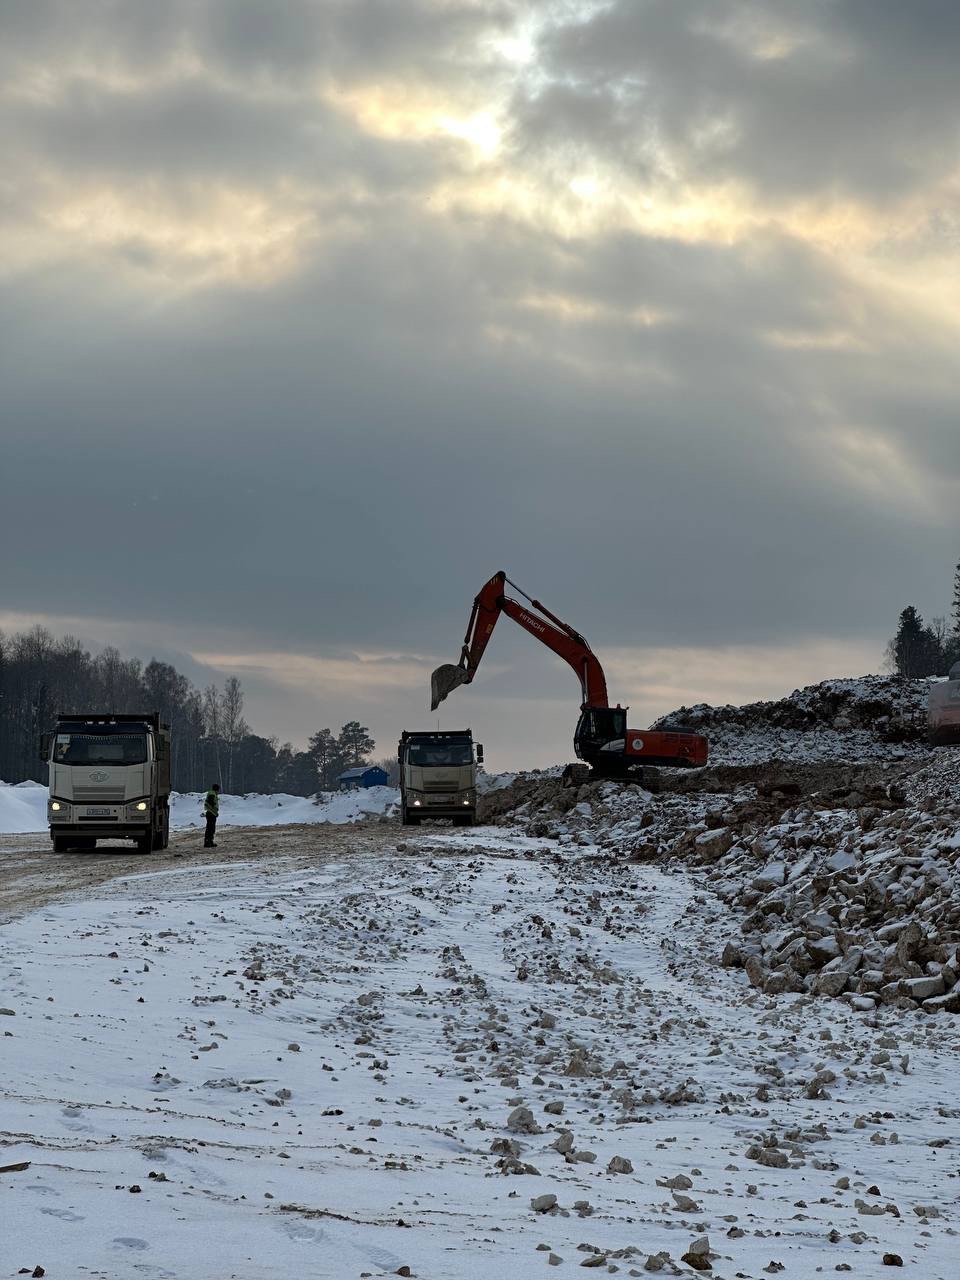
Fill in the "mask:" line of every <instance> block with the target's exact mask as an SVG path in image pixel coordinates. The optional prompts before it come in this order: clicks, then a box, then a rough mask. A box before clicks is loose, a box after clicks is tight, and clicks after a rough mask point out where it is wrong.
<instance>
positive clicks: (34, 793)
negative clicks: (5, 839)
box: [0, 782, 47, 835]
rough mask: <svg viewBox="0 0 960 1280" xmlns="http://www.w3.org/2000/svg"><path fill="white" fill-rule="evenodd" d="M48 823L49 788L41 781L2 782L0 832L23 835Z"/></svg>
mask: <svg viewBox="0 0 960 1280" xmlns="http://www.w3.org/2000/svg"><path fill="white" fill-rule="evenodd" d="M46 825H47V788H46V787H45V786H44V785H43V784H42V783H40V782H17V783H14V784H12V785H11V784H10V783H9V782H0V833H9V834H13V835H21V834H24V833H26V832H29V831H42V830H43V829H44V827H45V826H46Z"/></svg>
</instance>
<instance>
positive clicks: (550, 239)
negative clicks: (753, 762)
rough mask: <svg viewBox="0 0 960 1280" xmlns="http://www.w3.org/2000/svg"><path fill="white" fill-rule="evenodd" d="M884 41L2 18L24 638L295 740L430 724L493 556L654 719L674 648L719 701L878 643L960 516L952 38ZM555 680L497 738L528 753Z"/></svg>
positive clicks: (495, 18)
mask: <svg viewBox="0 0 960 1280" xmlns="http://www.w3.org/2000/svg"><path fill="white" fill-rule="evenodd" d="M887 10H888V11H885V12H884V14H883V15H882V17H880V18H878V19H877V20H876V21H871V19H870V14H871V13H873V12H874V9H873V7H872V6H867V7H864V6H863V5H859V4H855V3H852V2H847V0H834V2H831V3H826V0H823V2H822V3H821V0H814V2H813V3H811V4H810V5H809V6H803V7H799V6H793V5H768V4H759V3H754V2H753V0H730V2H729V3H727V2H725V3H717V4H710V5H676V4H667V3H662V2H661V0H636V3H630V4H627V3H620V2H619V0H615V2H614V3H610V4H605V5H602V6H601V5H585V4H573V3H570V4H566V3H564V4H561V3H551V4H537V5H522V6H499V5H495V4H489V3H480V2H479V0H478V2H476V3H469V2H468V0H390V3H386V0H379V2H377V3H374V2H372V0H370V2H367V0H355V2H353V3H346V0H344V2H343V3H340V2H339V0H337V2H334V0H330V2H329V3H321V2H320V0H311V3H307V2H306V0H289V3H285V4H282V5H279V6H278V5H276V4H270V5H268V4H267V3H266V0H263V2H262V3H261V2H260V0H257V2H256V3H254V2H252V0H242V2H241V0H232V2H231V3H226V0H223V2H222V3H221V2H219V0H217V2H214V0H209V2H208V3H195V4H189V5H188V4H185V3H177V2H176V0H172V2H171V3H170V4H168V5H155V4H147V3H144V4H123V5H121V4H117V3H103V4H100V5H97V6H90V7H86V8H85V11H84V13H83V16H82V19H81V11H80V10H79V9H78V8H77V7H76V6H75V5H72V4H66V3H62V4H56V3H53V0H35V3H34V4H31V5H29V6H27V5H25V6H15V7H14V9H13V10H12V11H11V14H12V19H13V20H12V22H11V24H10V27H9V30H8V31H6V32H5V35H6V37H7V38H6V39H5V41H4V45H3V49H2V50H0V65H2V69H3V72H4V79H3V84H4V88H3V89H2V90H0V96H2V101H0V109H2V121H3V123H2V126H0V129H2V134H0V147H2V148H3V155H4V160H5V164H4V170H3V175H2V176H0V377H2V380H3V386H4V400H3V408H2V411H0V412H2V415H3V418H2V431H3V446H4V462H5V465H4V466H3V468H2V469H0V526H2V534H3V538H4V546H5V547H7V548H9V549H11V550H10V551H9V553H8V554H7V555H6V556H5V560H4V565H3V585H4V598H5V601H6V602H7V607H8V608H10V609H14V610H17V611H19V612H21V613H30V614H45V615H70V616H74V617H79V618H81V619H86V622H85V624H84V625H85V631H84V634H89V635H91V636H94V637H96V636H97V635H98V634H100V635H102V638H103V640H104V641H109V640H114V641H115V642H116V637H117V636H118V635H120V636H123V635H133V631H131V630H129V629H130V628H133V629H135V630H136V637H135V638H136V644H137V646H138V651H144V650H145V649H148V648H149V647H150V643H151V637H154V636H155V637H158V638H161V639H162V643H163V644H164V645H165V646H167V648H168V650H174V649H175V650H177V651H179V652H182V653H193V654H199V655H202V656H203V658H204V660H206V661H208V663H209V665H208V667H204V668H203V670H205V671H206V670H214V669H216V670H226V669H227V665H228V664H229V663H231V662H232V663H234V664H236V666H237V667H238V669H242V672H243V673H244V675H245V678H246V679H248V680H249V681H250V683H251V689H255V691H256V692H255V695H253V694H252V697H254V698H255V700H256V702H257V706H258V707H262V708H263V716H262V717H260V716H258V718H257V722H258V724H260V723H262V727H263V728H267V727H269V714H268V711H269V707H270V706H271V705H273V706H275V707H278V708H279V707H282V708H283V711H282V715H281V714H280V713H279V712H278V716H280V718H281V719H282V721H283V724H284V725H289V726H290V727H289V729H285V730H284V732H289V733H290V734H294V733H297V734H299V733H301V730H302V731H304V732H305V731H307V729H308V723H307V722H308V721H309V722H310V723H312V722H314V721H316V720H317V719H318V718H321V719H323V722H327V721H328V720H332V719H335V718H336V716H337V715H340V714H341V713H342V714H343V717H344V718H345V719H346V718H349V708H348V707H347V702H348V700H349V698H351V697H352V698H354V699H356V700H357V701H359V700H360V699H361V698H365V699H366V701H365V702H364V704H363V705H365V706H367V705H369V706H370V708H371V710H370V716H371V719H373V718H374V717H375V716H376V717H377V723H378V725H380V726H381V727H380V729H378V732H379V733H380V736H381V737H383V736H384V735H386V737H388V738H389V737H390V736H392V734H393V732H394V728H395V725H393V721H395V720H397V719H399V718H400V717H401V716H405V715H408V714H409V715H411V716H415V715H417V714H421V713H422V712H421V707H420V701H418V699H420V696H421V695H420V692H419V689H420V681H421V680H422V677H423V670H421V667H423V669H424V670H426V666H424V664H429V663H432V661H433V659H434V655H436V657H437V658H439V659H447V660H449V659H452V658H455V657H456V654H457V652H458V649H459V644H460V641H461V637H462V634H463V628H464V627H465V625H466V620H467V615H468V612H469V605H470V601H471V600H472V597H473V595H474V593H475V592H476V590H477V589H478V588H479V587H480V585H481V584H482V583H483V582H484V581H485V580H486V579H487V578H488V577H489V575H490V574H491V573H492V572H493V571H494V570H495V569H497V568H499V567H501V566H502V567H505V568H506V569H508V570H509V571H511V573H512V574H513V575H515V576H516V577H517V578H518V580H519V581H521V582H522V583H523V584H524V585H525V586H526V587H527V589H529V590H530V591H532V592H533V593H534V594H537V595H538V596H540V597H541V598H543V599H544V600H546V601H547V602H548V603H549V604H550V606H551V607H552V608H554V609H555V610H556V611H557V612H558V613H559V614H560V615H561V616H563V617H565V618H568V619H569V620H570V622H571V623H572V624H574V625H576V626H578V627H579V628H581V629H582V630H583V631H584V632H585V633H586V634H587V635H588V636H589V637H590V639H591V641H592V643H593V644H594V645H595V646H596V648H597V651H598V652H599V653H600V654H601V657H604V658H605V659H606V655H611V657H610V659H609V660H610V661H611V662H612V663H614V664H615V663H616V662H617V661H618V660H619V659H618V658H617V656H616V655H618V654H620V653H627V652H631V653H641V652H642V653H643V654H646V655H648V657H647V658H645V659H644V661H646V662H649V663H653V664H654V667H656V666H657V664H660V667H662V668H663V670H662V671H661V670H660V667H657V670H654V669H653V667H650V668H649V673H648V674H647V675H644V674H643V672H642V671H641V669H640V668H637V672H638V680H639V683H640V684H641V685H647V684H649V685H650V688H651V690H654V689H655V688H660V689H661V691H662V697H661V694H657V693H655V692H651V693H650V695H649V699H648V700H649V701H650V703H651V714H650V717H649V718H651V719H652V718H653V714H652V712H653V704H656V705H657V706H659V705H660V702H658V699H660V701H662V700H663V699H665V698H666V697H667V691H669V695H670V697H671V698H672V699H673V700H674V701H685V700H689V698H688V697H686V696H684V697H681V696H680V687H681V685H682V683H683V680H684V672H683V669H682V665H683V664H682V662H681V661H678V663H677V664H676V666H673V665H672V664H670V663H669V662H668V659H667V654H668V652H670V651H674V650H675V651H676V652H677V654H678V659H682V660H683V661H686V659H687V658H690V660H691V661H692V656H691V655H693V656H697V662H698V666H697V671H698V673H699V674H697V676H696V679H692V680H691V683H692V684H696V686H697V690H698V691H699V692H698V693H697V696H700V697H705V698H706V697H710V696H711V693H710V690H711V689H713V690H714V691H715V694H716V695H717V696H728V691H730V690H737V691H739V692H741V693H742V694H743V696H756V692H757V690H758V689H759V688H761V686H762V689H763V691H764V692H771V693H772V692H774V691H775V690H774V689H773V688H772V684H773V682H774V681H775V679H776V678H777V673H778V671H779V669H780V665H781V664H782V666H783V681H784V688H785V689H786V687H788V686H791V685H792V684H795V683H799V682H800V677H799V676H798V675H797V674H794V673H797V672H801V671H802V672H803V674H804V678H806V676H807V675H808V674H809V673H810V672H811V669H812V667H813V666H814V665H815V663H816V662H820V661H822V662H823V663H824V664H827V663H836V662H841V659H842V662H841V665H847V657H846V656H845V655H848V654H850V653H856V654H858V655H859V654H861V653H862V654H864V655H866V654H868V653H870V652H874V653H876V654H877V655H879V653H880V652H881V651H882V646H883V642H884V641H885V639H886V636H887V634H888V633H889V631H890V629H891V628H892V625H893V621H894V619H895V615H896V613H897V611H898V610H899V608H901V607H902V605H903V604H904V603H906V602H907V601H908V599H913V600H914V601H915V602H916V603H917V604H918V605H919V606H920V607H921V608H922V609H923V610H924V611H926V612H928V613H938V612H942V611H943V609H944V608H945V606H946V599H945V597H946V594H947V591H948V580H949V576H950V570H951V565H952V563H953V562H954V561H955V559H956V554H957V547H956V516H955V512H956V500H957V496H958V483H960V482H958V472H960V467H958V461H960V458H958V453H957V448H956V426H955V424H956V420H957V408H958V405H957V392H956V386H955V370H954V366H955V355H954V353H955V350H956V339H957V328H958V324H960V315H958V311H957V307H956V290H955V288H954V285H955V284H956V283H957V267H956V249H955V243H956V240H955V234H956V219H955V218H953V219H951V214H950V206H949V202H948V201H946V194H945V193H948V192H950V191H951V190H955V184H956V183H957V181H958V179H957V173H956V150H955V147H954V146H953V142H954V141H955V128H956V122H957V113H956V106H955V92H954V90H953V86H952V78H950V68H949V66H948V63H949V58H948V57H947V56H946V54H945V53H944V52H942V50H946V49H948V48H949V47H950V46H951V41H952V40H954V41H955V35H956V27H955V18H953V17H951V14H955V13H956V10H955V9H954V8H953V7H952V6H951V7H949V8H948V6H946V5H942V6H938V5H935V4H932V3H926V4H925V5H924V7H923V9H922V12H920V11H918V12H917V16H916V18H914V17H913V16H912V14H913V10H912V9H908V8H907V7H902V8H900V7H898V12H897V14H896V15H894V14H893V12H892V10H893V7H892V6H888V7H887ZM927 66H928V68H929V73H927V72H926V71H925V72H924V73H923V74H921V68H925V67H927ZM911 139H913V142H912V143H911ZM951 183H953V184H954V187H951V185H950V184H951ZM530 645H531V642H530V640H529V638H528V637H524V636H513V637H512V636H511V635H510V632H509V629H507V630H504V629H501V631H498V634H497V637H496V641H495V647H493V648H492V649H491V653H490V656H489V658H488V660H487V664H485V669H484V673H483V679H482V680H481V679H480V678H478V681H477V683H476V685H475V687H474V689H473V690H472V691H471V701H470V709H471V713H473V707H474V706H476V708H477V713H476V714H477V715H486V714H487V712H481V711H480V704H481V697H482V699H483V700H484V701H483V705H484V707H487V708H489V713H490V716H491V717H493V711H494V709H496V716H495V717H494V718H489V719H487V721H486V722H485V731H486V732H487V736H488V738H489V737H490V734H491V733H498V732H499V733H504V732H505V731H506V732H508V733H510V734H515V735H516V741H517V743H518V744H521V743H522V744H524V746H523V749H529V750H530V751H531V752H533V753H537V752H539V753H540V755H539V756H538V758H541V757H542V755H543V754H544V752H545V748H543V743H544V742H545V741H547V740H548V738H549V739H550V740H551V741H555V742H556V743H559V744H562V743H565V742H566V738H567V736H568V729H567V727H566V722H567V719H568V718H569V699H570V691H569V687H568V686H569V680H568V679H567V676H568V674H569V673H567V672H565V671H564V670H563V669H562V668H557V667H555V666H553V665H551V664H552V663H553V661H554V660H553V659H552V658H551V657H550V655H546V654H545V653H542V652H536V653H535V652H533V651H532V650H531V647H530ZM831 645H832V646H834V647H833V648H830V647H829V646H831ZM824 646H826V647H824ZM761 650H762V651H763V652H764V653H770V654H775V655H779V656H778V657H777V658H776V659H775V660H771V665H770V666H768V667H764V666H763V663H762V662H761V660H760V659H758V658H756V654H757V653H758V652H759V651H761ZM708 653H709V654H714V655H716V657H715V659H714V660H710V661H709V662H708V661H706V660H705V659H704V657H703V655H705V654H708ZM358 654H359V655H362V654H367V655H370V654H373V655H380V659H379V660H378V661H376V662H370V661H369V660H360V659H358V658H356V657H355V656H351V655H358ZM396 654H400V655H414V658H412V659H408V658H403V659H402V660H398V659H395V658H390V657H389V656H388V655H396ZM651 654H652V655H654V656H653V657H650V656H649V655H651ZM743 654H746V655H747V657H746V658H745V659H741V656H740V655H743ZM419 655H425V656H424V657H423V658H422V659H421V657H420V656H419ZM811 655H813V656H812V657H811ZM864 660H866V658H864ZM218 663H221V664H223V665H222V666H220V667H218V666H217V664H218ZM344 664H345V665H344ZM668 667H669V671H667V668H668ZM674 671H675V672H676V673H677V675H676V680H675V679H674V674H673V673H674ZM664 672H666V674H664ZM704 672H706V673H709V679H708V680H706V681H704V680H703V679H702V678H701V677H702V676H703V673H704ZM751 673H752V674H751ZM824 674H836V672H835V671H830V672H827V671H824ZM751 680H752V681H753V683H752V684H751ZM623 683H624V684H630V683H631V681H630V680H628V679H624V681H623ZM309 689H312V690H313V694H312V695H311V696H310V697H309V698H308V697H306V696H305V694H304V691H305V690H309ZM483 691H485V692H483ZM625 696H630V695H629V694H628V695H625ZM692 696H694V693H693V691H691V694H690V697H692ZM326 708H329V712H328V711H327V709H326ZM511 708H512V710H511ZM663 709H664V710H666V709H669V708H668V707H664V708H663ZM456 710H457V713H458V714H463V711H465V710H466V704H464V707H463V708H462V709H461V707H460V706H459V705H458V707H457V709H456ZM477 723H480V721H479V720H477ZM505 726H506V729H505ZM314 727H316V725H315V724H314ZM558 733H559V734H560V735H561V737H560V738H556V737H555V735H556V734H558ZM538 735H539V737H538ZM551 735H553V737H551ZM538 741H539V742H540V744H541V746H540V747H537V746H536V743H537V742H538ZM517 750H518V751H519V750H520V746H518V748H517ZM556 750H559V746H556Z"/></svg>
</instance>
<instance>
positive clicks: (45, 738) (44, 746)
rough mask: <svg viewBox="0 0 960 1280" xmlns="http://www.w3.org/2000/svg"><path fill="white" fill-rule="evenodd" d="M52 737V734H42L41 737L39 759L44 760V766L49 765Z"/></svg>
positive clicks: (38, 748)
mask: <svg viewBox="0 0 960 1280" xmlns="http://www.w3.org/2000/svg"><path fill="white" fill-rule="evenodd" d="M52 737H53V735H52V734H50V733H41V735H40V745H39V746H38V747H37V757H38V759H40V760H42V761H43V763H44V764H47V762H48V761H49V759H50V739H51V738H52Z"/></svg>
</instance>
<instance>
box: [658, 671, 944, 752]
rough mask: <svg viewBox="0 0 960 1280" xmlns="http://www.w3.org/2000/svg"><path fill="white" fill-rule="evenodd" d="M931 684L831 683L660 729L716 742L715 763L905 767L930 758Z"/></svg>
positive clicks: (703, 710)
mask: <svg viewBox="0 0 960 1280" xmlns="http://www.w3.org/2000/svg"><path fill="white" fill-rule="evenodd" d="M928 692H929V682H928V681H926V680H902V679H900V678H899V677H894V676H860V677H858V678H857V679H852V680H824V681H822V682H821V683H820V684H814V685H808V686H806V687H805V688H803V689H796V690H794V692H793V693H791V694H790V695H789V697H786V698H780V699H779V700H776V701H771V702H751V703H747V704H746V705H745V706H742V707H734V706H720V707H711V706H707V705H705V704H700V705H698V706H694V707H680V708H679V709H678V710H677V711H674V712H671V714H670V715H668V716H664V717H663V718H662V719H661V720H658V721H657V722H656V724H655V725H654V726H653V727H654V728H663V727H664V726H666V725H682V726H684V727H686V728H690V729H694V730H696V731H697V732H699V733H704V734H706V736H707V737H708V738H709V739H710V759H711V760H712V761H713V762H714V763H723V764H728V763H729V764H738V763H739V764H749V763H757V762H759V761H761V760H769V759H773V758H777V757H780V758H784V759H793V760H817V759H832V760H843V759H846V760H865V759H902V758H904V757H905V756H907V755H911V754H916V753H917V752H925V751H926V736H927V725H926V705H927V695H928Z"/></svg>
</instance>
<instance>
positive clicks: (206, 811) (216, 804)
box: [203, 782, 220, 849]
mask: <svg viewBox="0 0 960 1280" xmlns="http://www.w3.org/2000/svg"><path fill="white" fill-rule="evenodd" d="M203 816H204V817H205V818H206V820H207V830H206V832H205V834H204V837H203V847H204V848H205V849H215V848H216V847H217V846H216V844H214V840H213V837H214V835H215V834H216V830H217V818H218V817H219V816H220V783H219V782H214V783H212V784H211V787H210V790H209V791H208V792H207V794H206V797H205V798H204V801H203Z"/></svg>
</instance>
